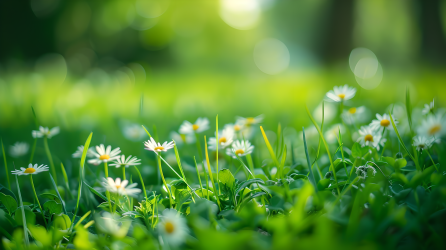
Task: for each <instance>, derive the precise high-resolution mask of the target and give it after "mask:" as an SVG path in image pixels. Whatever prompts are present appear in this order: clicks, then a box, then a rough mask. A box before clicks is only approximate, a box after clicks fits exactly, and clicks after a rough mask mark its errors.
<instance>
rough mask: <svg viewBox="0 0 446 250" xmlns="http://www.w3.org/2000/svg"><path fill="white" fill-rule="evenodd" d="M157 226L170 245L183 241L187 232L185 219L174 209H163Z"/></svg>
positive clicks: (176, 244)
mask: <svg viewBox="0 0 446 250" xmlns="http://www.w3.org/2000/svg"><path fill="white" fill-rule="evenodd" d="M157 227H158V231H159V233H160V234H161V235H162V237H163V239H164V240H165V241H166V242H168V243H169V244H170V245H172V246H178V245H180V244H181V243H183V242H184V241H185V239H186V236H187V235H188V233H189V228H188V227H187V225H186V220H185V219H184V218H183V217H181V216H180V215H179V214H178V212H177V211H176V210H174V209H166V210H164V211H163V215H162V217H161V222H160V223H159V224H158V226H157Z"/></svg>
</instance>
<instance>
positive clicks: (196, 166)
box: [194, 156, 204, 196]
mask: <svg viewBox="0 0 446 250" xmlns="http://www.w3.org/2000/svg"><path fill="white" fill-rule="evenodd" d="M194 163H195V170H196V171H197V176H198V182H199V183H200V188H201V196H204V194H203V184H202V183H201V178H200V172H199V171H198V165H197V160H195V156H194Z"/></svg>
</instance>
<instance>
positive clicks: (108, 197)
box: [104, 161, 113, 214]
mask: <svg viewBox="0 0 446 250" xmlns="http://www.w3.org/2000/svg"><path fill="white" fill-rule="evenodd" d="M104 171H105V179H108V165H107V162H106V161H105V162H104ZM105 194H106V195H107V200H108V206H109V208H110V213H111V214H113V210H112V205H111V201H110V192H109V191H108V190H107V191H105Z"/></svg>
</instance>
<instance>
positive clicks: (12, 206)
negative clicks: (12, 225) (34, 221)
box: [0, 193, 17, 214]
mask: <svg viewBox="0 0 446 250" xmlns="http://www.w3.org/2000/svg"><path fill="white" fill-rule="evenodd" d="M0 201H1V202H2V204H3V205H4V206H5V207H6V209H8V212H9V213H10V214H11V213H13V212H14V211H15V210H16V209H17V201H16V200H15V199H14V198H12V196H10V195H6V194H4V193H0Z"/></svg>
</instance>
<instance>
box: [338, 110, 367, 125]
mask: <svg viewBox="0 0 446 250" xmlns="http://www.w3.org/2000/svg"><path fill="white" fill-rule="evenodd" d="M368 116H369V112H368V110H367V109H366V107H364V106H361V107H351V108H349V109H347V110H344V111H343V112H342V114H341V117H342V120H343V121H344V122H345V123H346V124H348V125H350V124H355V123H363V122H366V121H367V119H368Z"/></svg>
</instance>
